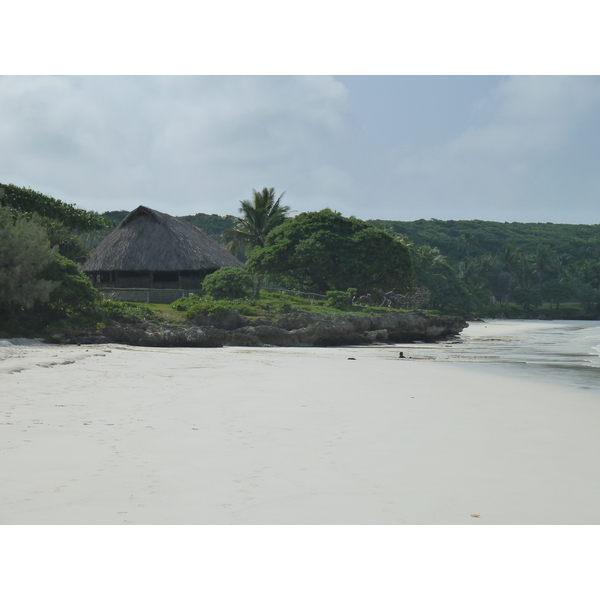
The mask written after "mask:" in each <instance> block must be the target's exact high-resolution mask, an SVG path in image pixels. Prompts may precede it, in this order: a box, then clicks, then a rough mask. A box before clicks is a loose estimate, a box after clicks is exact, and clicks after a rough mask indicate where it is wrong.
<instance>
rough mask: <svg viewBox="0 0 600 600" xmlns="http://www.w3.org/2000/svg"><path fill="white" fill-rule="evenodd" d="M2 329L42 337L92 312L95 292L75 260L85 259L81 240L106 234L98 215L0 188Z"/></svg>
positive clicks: (29, 192) (13, 188)
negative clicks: (67, 320)
mask: <svg viewBox="0 0 600 600" xmlns="http://www.w3.org/2000/svg"><path fill="white" fill-rule="evenodd" d="M0 203H1V204H2V205H3V206H1V207H0V315H1V316H2V317H3V319H2V320H3V324H2V329H3V330H7V331H19V332H21V333H27V332H31V331H40V329H41V328H43V327H46V326H47V325H49V324H50V323H52V322H54V321H57V320H59V319H64V318H66V317H74V316H76V315H82V314H84V313H88V312H89V311H91V310H92V309H94V308H95V306H96V302H97V299H98V292H97V290H96V289H95V288H94V287H93V286H92V284H91V282H90V280H89V279H88V278H87V277H86V276H85V275H84V274H83V273H82V272H81V270H80V269H79V267H78V265H77V263H76V262H74V260H71V259H75V260H80V259H82V258H84V257H85V255H86V248H85V245H84V243H83V241H82V239H81V235H82V234H83V235H88V234H93V233H94V232H95V231H97V230H100V229H102V230H103V229H106V228H107V227H108V223H107V222H106V221H105V220H104V219H103V218H102V217H100V216H99V215H96V214H94V213H90V212H87V211H84V210H81V209H77V208H75V207H74V206H73V205H70V204H66V203H64V202H61V201H60V200H56V199H54V198H50V197H48V196H45V195H44V194H40V193H39V192H34V191H32V190H28V189H25V188H18V187H16V186H14V185H0Z"/></svg>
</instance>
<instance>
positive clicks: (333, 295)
mask: <svg viewBox="0 0 600 600" xmlns="http://www.w3.org/2000/svg"><path fill="white" fill-rule="evenodd" d="M325 294H326V296H327V300H325V304H326V305H327V306H331V307H333V308H337V309H339V310H344V309H345V308H348V307H349V306H351V304H352V297H353V296H355V295H356V288H348V289H347V290H346V291H345V292H340V291H339V290H330V291H328V292H325Z"/></svg>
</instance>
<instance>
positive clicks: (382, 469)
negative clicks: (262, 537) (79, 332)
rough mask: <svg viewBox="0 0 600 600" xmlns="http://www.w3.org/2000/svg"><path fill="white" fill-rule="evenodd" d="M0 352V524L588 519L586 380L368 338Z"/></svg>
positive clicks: (592, 445)
mask: <svg viewBox="0 0 600 600" xmlns="http://www.w3.org/2000/svg"><path fill="white" fill-rule="evenodd" d="M516 326H517V325H515V327H516ZM496 331H497V332H498V333H499V332H500V328H499V327H498V328H496ZM511 331H512V330H511ZM414 347H415V348H416V347H417V346H416V345H415V346H414ZM402 349H404V351H405V354H410V352H407V351H406V347H403V348H402ZM0 350H1V352H0V358H1V359H2V360H0V390H1V391H0V472H1V473H2V486H1V490H0V523H4V524H434V525H435V524H464V525H485V524H599V523H600V501H599V499H600V475H599V474H598V468H597V465H598V464H599V462H600V436H599V435H598V425H597V424H598V422H600V401H599V400H598V394H597V391H598V390H578V389H574V388H568V387H566V386H561V385H557V384H554V383H548V382H540V381H537V380H534V379H530V380H528V379H524V378H522V377H520V378H518V377H514V378H513V377H510V376H508V375H507V374H506V371H499V372H498V373H494V372H491V371H490V369H489V368H487V369H486V370H481V369H480V368H478V367H479V365H472V364H468V363H459V362H457V363H454V362H444V361H433V360H416V359H404V360H401V359H398V358H397V357H398V352H399V349H398V348H395V347H385V346H373V347H360V348H356V347H353V348H215V349H191V348H189V349H185V348H172V349H150V348H132V347H126V346H119V345H109V346H87V347H86V346H80V347H78V346H69V347H64V346H46V345H40V346H10V347H6V346H5V347H3V348H0ZM440 351H442V352H443V351H444V350H443V348H440ZM448 351H450V350H448ZM349 358H354V359H355V360H348V359H349ZM488 367H489V366H488Z"/></svg>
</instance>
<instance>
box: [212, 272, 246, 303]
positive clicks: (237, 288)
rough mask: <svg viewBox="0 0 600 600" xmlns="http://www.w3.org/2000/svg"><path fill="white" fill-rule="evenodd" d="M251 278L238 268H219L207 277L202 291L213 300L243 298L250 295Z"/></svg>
mask: <svg viewBox="0 0 600 600" xmlns="http://www.w3.org/2000/svg"><path fill="white" fill-rule="evenodd" d="M252 284H253V281H252V276H251V275H250V273H248V271H246V270H245V269H240V268H239V267H221V268H220V269H218V270H217V271H215V272H214V273H211V274H210V275H207V276H206V277H205V278H204V281H203V282H202V289H204V290H206V291H207V292H208V293H209V294H210V295H211V296H213V297H214V298H243V297H245V296H249V295H250V294H251V293H252Z"/></svg>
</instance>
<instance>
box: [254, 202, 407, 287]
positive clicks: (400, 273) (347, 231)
mask: <svg viewBox="0 0 600 600" xmlns="http://www.w3.org/2000/svg"><path fill="white" fill-rule="evenodd" d="M247 267H248V269H249V270H250V271H253V272H255V273H260V274H268V275H270V276H272V277H274V278H275V279H276V280H277V281H279V282H280V283H283V284H284V285H286V286H288V287H292V288H299V289H306V290H312V291H318V292H320V293H322V294H325V293H326V292H327V291H329V290H346V289H348V288H350V287H354V288H357V290H358V293H359V294H364V293H368V292H371V291H374V290H377V289H378V288H387V289H389V288H394V287H396V288H398V289H401V288H407V287H409V286H410V285H411V284H412V278H413V269H412V262H411V258H410V253H409V251H408V248H407V247H406V245H405V244H404V243H403V242H401V241H400V240H399V239H397V238H396V237H395V236H394V235H392V234H390V233H389V232H387V231H384V230H383V229H378V228H376V227H374V226H373V225H370V224H369V223H365V222H364V221H361V220H359V219H356V218H354V217H350V218H346V217H343V216H342V215H341V214H339V213H336V212H334V211H332V210H329V209H325V210H322V211H319V212H308V213H302V214H300V215H298V216H297V217H295V218H294V219H290V220H288V221H286V222H285V223H283V224H282V225H280V226H279V227H276V228H275V229H273V230H272V231H271V233H270V234H269V235H268V236H267V238H266V240H265V244H264V247H262V248H261V247H256V248H255V249H254V250H253V251H252V252H251V254H250V257H249V260H248V264H247Z"/></svg>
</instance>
